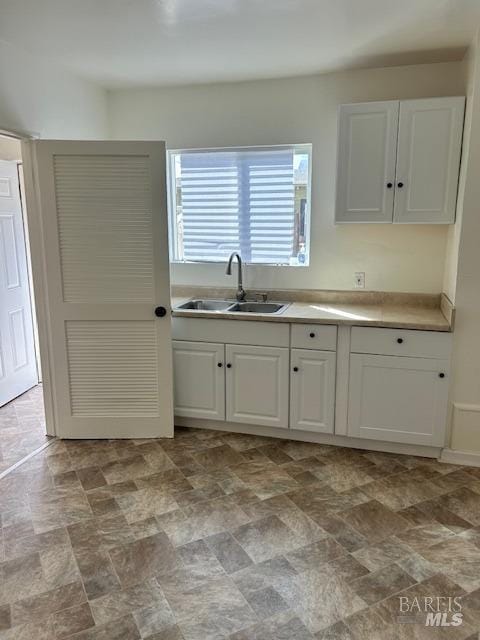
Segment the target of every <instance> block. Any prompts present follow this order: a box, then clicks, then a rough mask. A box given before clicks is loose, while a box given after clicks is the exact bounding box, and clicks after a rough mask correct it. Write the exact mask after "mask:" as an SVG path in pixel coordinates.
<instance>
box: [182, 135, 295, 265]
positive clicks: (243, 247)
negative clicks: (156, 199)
mask: <svg viewBox="0 0 480 640" xmlns="http://www.w3.org/2000/svg"><path fill="white" fill-rule="evenodd" d="M294 155H295V147H293V146H292V147H280V148H279V147H272V148H264V147H261V148H249V149H239V150H219V151H216V150H207V151H181V152H172V165H171V167H172V174H173V176H174V180H173V182H172V183H171V189H172V191H174V193H173V194H172V195H173V196H174V197H173V201H174V207H175V214H176V215H175V219H174V225H175V227H176V228H175V230H174V231H175V236H176V250H175V254H176V255H175V256H174V259H180V260H184V261H224V260H226V259H227V258H228V256H229V255H230V253H231V252H232V251H234V250H236V251H240V253H241V255H242V258H243V259H244V260H245V261H246V262H252V263H271V264H290V263H291V259H292V254H293V253H294V242H295V241H297V240H298V238H296V231H295V229H296V222H297V221H296V213H295V172H294ZM297 235H298V234H297Z"/></svg>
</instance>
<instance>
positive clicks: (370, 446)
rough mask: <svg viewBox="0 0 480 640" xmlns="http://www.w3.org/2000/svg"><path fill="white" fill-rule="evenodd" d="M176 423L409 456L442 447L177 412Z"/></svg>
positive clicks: (430, 455) (432, 452) (426, 455)
mask: <svg viewBox="0 0 480 640" xmlns="http://www.w3.org/2000/svg"><path fill="white" fill-rule="evenodd" d="M175 426H178V427H192V428H198V429H214V430H216V431H228V432H230V433H246V434H249V435H256V436H264V437H267V438H282V439H286V440H300V441H301V442H314V443H317V444H331V445H335V446H338V447H352V448H353V449H367V450H369V451H386V452H388V453H403V454H405V455H409V456H421V457H424V458H438V457H439V456H440V453H441V451H442V449H441V447H428V446H425V445H414V444H402V443H397V442H384V441H380V440H367V439H363V438H350V437H348V436H337V435H334V434H331V433H315V432H309V431H297V430H292V429H278V428H275V427H265V426H261V425H253V424H239V423H237V422H222V421H217V420H201V419H198V418H183V417H180V416H175Z"/></svg>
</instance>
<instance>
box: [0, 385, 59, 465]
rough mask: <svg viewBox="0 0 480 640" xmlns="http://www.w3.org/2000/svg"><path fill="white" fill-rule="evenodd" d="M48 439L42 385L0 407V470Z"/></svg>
mask: <svg viewBox="0 0 480 640" xmlns="http://www.w3.org/2000/svg"><path fill="white" fill-rule="evenodd" d="M47 441H48V437H47V436H46V435H45V411H44V407H43V395H42V386H41V385H37V386H36V387H33V389H30V391H27V393H24V394H23V395H21V396H19V397H18V398H16V399H15V400H13V401H12V402H9V403H8V404H6V405H5V406H3V407H1V408H0V473H2V472H3V471H4V470H5V469H8V468H9V467H11V466H12V465H14V464H15V463H16V462H18V461H19V460H21V459H22V458H24V457H25V456H26V455H28V454H29V453H31V452H32V451H35V449H38V447H40V446H41V445H42V444H44V443H45V442H47Z"/></svg>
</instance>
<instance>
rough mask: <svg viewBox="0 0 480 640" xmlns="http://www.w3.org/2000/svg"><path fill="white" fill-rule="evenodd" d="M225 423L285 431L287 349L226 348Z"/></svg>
mask: <svg viewBox="0 0 480 640" xmlns="http://www.w3.org/2000/svg"><path fill="white" fill-rule="evenodd" d="M225 360H226V393H227V401H226V407H227V420H228V421H230V422H242V423H244V424H260V425H267V426H270V427H283V428H288V374H289V371H288V368H289V366H288V361H289V353H288V349H286V348H283V347H251V346H247V345H232V344H227V345H226V357H225Z"/></svg>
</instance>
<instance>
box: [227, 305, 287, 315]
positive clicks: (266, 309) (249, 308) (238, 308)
mask: <svg viewBox="0 0 480 640" xmlns="http://www.w3.org/2000/svg"><path fill="white" fill-rule="evenodd" d="M287 306H288V305H286V304H282V303H277V302H237V303H236V304H234V305H232V306H231V307H229V308H228V309H227V311H234V312H237V313H281V312H282V311H284V310H285V309H286V307H287Z"/></svg>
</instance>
